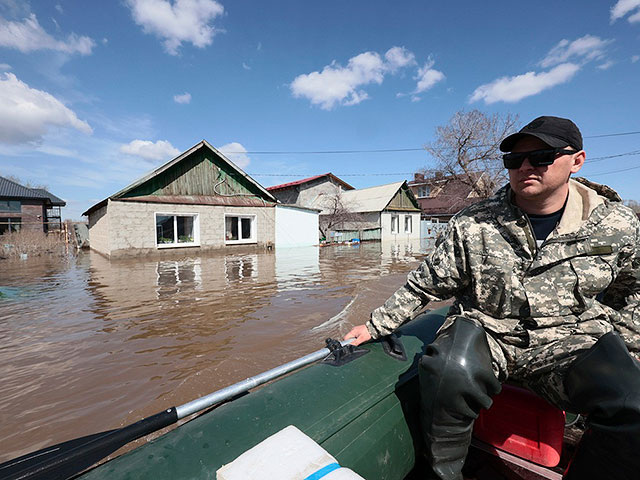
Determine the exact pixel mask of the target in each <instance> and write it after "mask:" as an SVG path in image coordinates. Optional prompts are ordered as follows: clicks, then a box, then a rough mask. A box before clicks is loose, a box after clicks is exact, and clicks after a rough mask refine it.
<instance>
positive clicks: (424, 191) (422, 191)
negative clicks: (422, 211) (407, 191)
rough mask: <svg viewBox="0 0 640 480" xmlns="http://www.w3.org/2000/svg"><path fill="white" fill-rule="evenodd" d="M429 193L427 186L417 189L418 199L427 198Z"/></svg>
mask: <svg viewBox="0 0 640 480" xmlns="http://www.w3.org/2000/svg"><path fill="white" fill-rule="evenodd" d="M430 193H431V189H430V188H429V185H420V186H419V187H418V198H423V197H428V196H429V194H430Z"/></svg>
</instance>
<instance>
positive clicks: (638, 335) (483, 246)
mask: <svg viewBox="0 0 640 480" xmlns="http://www.w3.org/2000/svg"><path fill="white" fill-rule="evenodd" d="M638 246H640V222H639V221H638V218H637V216H636V214H635V213H634V212H633V211H632V210H631V209H629V208H627V207H625V206H624V205H622V202H621V200H620V197H619V196H618V194H617V193H615V192H614V191H613V190H612V189H610V188H609V187H606V186H604V185H597V184H594V183H591V182H588V181H587V180H584V179H581V178H576V179H572V180H570V182H569V197H568V199H567V204H566V207H565V210H564V213H563V215H562V218H561V219H560V221H559V223H558V225H557V226H556V228H555V230H554V231H553V232H552V233H551V234H550V235H549V237H548V238H547V239H546V240H545V241H544V243H543V244H542V246H541V247H538V246H537V244H536V240H535V237H534V233H533V230H532V227H531V223H530V222H529V219H528V217H527V216H526V215H525V214H524V213H523V212H522V211H521V210H520V209H518V208H517V207H516V206H514V205H513V204H512V203H511V191H510V188H509V186H508V185H507V186H505V187H504V188H502V189H501V190H500V191H498V192H497V193H496V194H495V195H494V196H493V197H491V198H489V199H487V200H484V201H481V202H479V203H476V204H474V205H471V206H470V207H468V208H465V209H464V210H462V211H461V212H460V213H458V214H457V215H456V216H455V217H453V218H452V219H451V221H450V222H449V225H448V228H447V230H446V231H445V232H444V234H443V235H441V236H440V237H439V239H438V241H437V242H436V245H435V248H434V251H433V252H432V253H431V255H430V256H429V257H427V259H426V260H425V261H424V262H423V263H422V264H421V265H420V267H419V268H418V269H416V270H415V271H413V272H411V273H410V274H409V275H408V277H407V283H406V284H405V285H404V286H403V287H401V288H400V289H398V290H397V291H396V292H395V293H394V294H393V295H392V296H391V297H390V298H389V299H388V300H387V301H386V302H385V303H384V305H383V306H381V307H379V308H378V309H376V310H374V311H373V312H372V314H371V319H370V320H369V321H368V322H367V324H366V325H367V328H368V330H369V332H370V333H371V335H372V337H373V338H378V337H380V336H383V335H387V334H389V333H391V332H392V331H393V330H395V329H396V328H397V327H398V326H400V325H401V324H402V323H404V322H406V321H407V320H409V319H411V318H413V317H414V316H415V315H416V314H417V313H418V312H419V311H420V310H421V309H422V307H424V306H425V305H426V304H427V303H428V302H429V301H431V300H446V299H448V298H451V297H455V301H454V304H453V306H452V307H451V309H450V312H449V315H450V316H451V315H458V314H461V313H464V315H465V316H467V317H470V318H474V319H476V320H478V321H479V322H480V323H481V324H482V325H484V327H485V328H486V329H488V330H489V331H491V332H492V333H494V334H495V335H496V336H498V337H499V338H502V339H503V340H504V339H505V338H506V339H508V338H511V337H512V336H514V335H516V334H517V333H521V332H522V331H526V332H527V338H528V345H530V346H535V345H540V344H544V343H548V342H549V341H551V340H554V339H555V338H557V335H566V334H567V332H569V333H571V332H585V333H594V334H598V333H605V332H608V331H611V330H612V329H614V328H615V329H616V330H617V331H618V332H619V333H620V334H621V335H622V337H623V338H624V340H625V342H626V343H627V346H628V347H629V349H630V350H631V351H635V352H637V351H640V252H638ZM507 343H509V342H508V340H507Z"/></svg>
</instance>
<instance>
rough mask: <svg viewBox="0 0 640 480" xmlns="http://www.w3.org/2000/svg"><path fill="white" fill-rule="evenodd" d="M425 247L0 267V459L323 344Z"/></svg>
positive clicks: (185, 398) (384, 291)
mask: <svg viewBox="0 0 640 480" xmlns="http://www.w3.org/2000/svg"><path fill="white" fill-rule="evenodd" d="M425 249H426V245H425V244H423V245H422V246H421V245H420V244H406V245H391V244H389V245H385V244H380V243H364V244H362V245H359V246H332V247H323V248H319V247H311V248H298V249H288V250H282V251H276V252H262V253H253V254H245V255H209V256H197V257H182V258H181V257H172V258H170V259H162V260H158V259H128V260H120V261H116V260H114V261H109V260H107V259H105V258H103V257H101V256H100V255H98V254H95V253H81V254H79V255H78V256H77V257H69V258H65V259H60V258H46V257H38V258H29V259H27V260H26V261H19V260H16V261H7V260H5V261H2V262H0V461H6V460H9V459H11V458H15V457H16V456H19V455H22V454H25V453H28V452H30V451H32V450H36V449H39V448H43V447H46V446H49V445H51V444H55V443H59V442H62V441H65V440H68V439H71V438H76V437H79V436H83V435H88V434H90V433H96V432H99V431H102V430H107V429H111V428H116V427H119V426H124V425H126V424H129V423H132V422H134V421H137V420H139V419H141V418H143V417H145V416H149V415H152V414H154V413H157V412H158V411H161V410H163V409H164V408H167V407H169V406H176V405H181V404H184V403H186V402H189V401H191V400H193V399H195V398H198V397H200V396H202V395H206V394H208V393H211V392H213V391H215V390H218V389H220V388H223V387H225V386H227V385H230V384H232V383H235V382H238V381H241V380H244V379H246V378H247V377H250V376H253V375H255V374H258V373H260V372H262V371H265V370H267V369H270V368H273V367H275V366H277V365H280V364H282V363H284V362H287V361H290V360H293V359H295V358H298V357H300V356H302V355H305V354H307V353H310V352H312V351H315V350H318V349H320V348H323V347H324V339H325V338H327V337H334V338H341V337H342V335H344V334H345V333H346V332H348V331H349V329H350V328H351V327H352V326H353V325H356V324H359V323H362V322H364V321H365V320H366V319H367V318H368V316H369V313H370V312H371V310H372V309H374V308H375V307H377V306H379V305H380V304H381V303H382V302H384V300H385V299H386V298H387V297H388V296H389V295H390V294H391V293H393V292H394V291H395V289H396V288H398V287H399V286H400V285H402V284H403V283H404V281H405V278H406V274H407V273H408V271H409V270H410V269H412V268H414V267H415V266H417V265H418V262H419V260H420V258H421V257H422V255H423V254H424V252H425Z"/></svg>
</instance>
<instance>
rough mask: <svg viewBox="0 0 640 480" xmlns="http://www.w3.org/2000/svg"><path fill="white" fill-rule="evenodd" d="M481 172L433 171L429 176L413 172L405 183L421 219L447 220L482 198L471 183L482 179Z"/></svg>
mask: <svg viewBox="0 0 640 480" xmlns="http://www.w3.org/2000/svg"><path fill="white" fill-rule="evenodd" d="M481 177H482V175H481V174H473V175H444V174H442V173H441V172H436V173H435V175H433V176H432V177H425V175H424V174H422V173H416V174H414V179H413V180H412V181H410V182H408V186H409V188H410V189H411V191H412V192H413V194H414V195H415V196H416V198H417V199H418V204H419V205H420V209H421V210H422V219H423V220H430V221H435V222H447V221H449V219H450V218H451V217H453V216H454V215H455V214H456V213H458V212H459V211H460V210H462V209H463V208H465V207H468V206H469V205H472V204H474V203H476V202H479V201H480V200H482V198H480V197H479V196H478V195H477V194H476V193H475V191H474V189H473V184H474V182H479V181H482V178H481Z"/></svg>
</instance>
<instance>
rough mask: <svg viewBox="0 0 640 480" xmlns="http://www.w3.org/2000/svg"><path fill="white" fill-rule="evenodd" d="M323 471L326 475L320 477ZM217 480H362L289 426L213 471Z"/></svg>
mask: <svg viewBox="0 0 640 480" xmlns="http://www.w3.org/2000/svg"><path fill="white" fill-rule="evenodd" d="M323 469H325V471H326V473H325V474H323ZM216 478H217V480H258V479H273V480H275V479H277V480H305V479H313V480H320V479H321V480H364V479H363V478H362V477H361V476H359V475H357V474H356V473H354V472H353V471H351V470H349V469H348V468H344V467H339V466H338V465H337V462H336V459H335V458H333V457H332V456H331V455H329V453H328V452H327V451H326V450H324V449H323V448H322V447H321V446H320V445H318V444H317V443H316V442H314V441H313V440H312V439H311V438H309V437H308V436H307V435H305V434H304V433H302V432H301V431H300V430H298V429H297V428H296V427H294V426H293V425H289V426H288V427H286V428H284V429H282V430H281V431H279V432H278V433H276V434H274V435H272V436H270V437H269V438H266V439H265V440H263V441H262V442H260V443H259V444H257V445H256V446H255V447H253V448H251V449H249V450H247V451H246V452H244V453H243V454H242V455H240V456H239V457H238V458H236V459H235V460H234V461H233V462H231V463H229V464H227V465H224V466H222V467H221V468H220V469H218V471H217V472H216Z"/></svg>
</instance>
